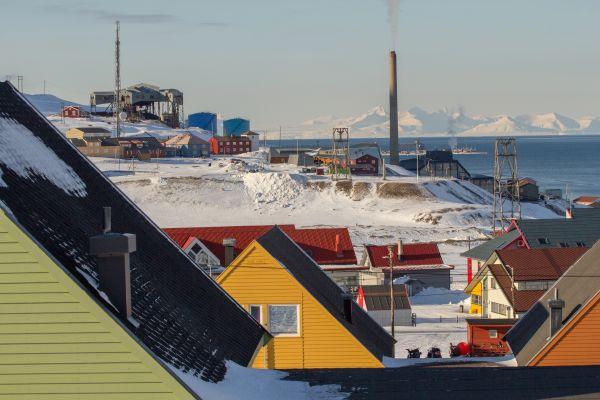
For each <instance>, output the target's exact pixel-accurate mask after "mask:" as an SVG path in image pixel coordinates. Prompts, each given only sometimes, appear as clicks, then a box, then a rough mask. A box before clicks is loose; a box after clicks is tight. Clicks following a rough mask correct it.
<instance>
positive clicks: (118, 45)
mask: <svg viewBox="0 0 600 400" xmlns="http://www.w3.org/2000/svg"><path fill="white" fill-rule="evenodd" d="M119 31H120V23H119V21H117V22H116V35H115V120H116V124H117V137H121V40H120V39H119Z"/></svg>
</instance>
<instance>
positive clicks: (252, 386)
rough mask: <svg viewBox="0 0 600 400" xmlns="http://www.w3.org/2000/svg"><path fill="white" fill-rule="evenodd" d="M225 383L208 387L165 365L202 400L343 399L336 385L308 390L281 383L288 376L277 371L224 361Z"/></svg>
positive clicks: (303, 384) (300, 385) (296, 384)
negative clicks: (246, 366) (225, 367)
mask: <svg viewBox="0 0 600 400" xmlns="http://www.w3.org/2000/svg"><path fill="white" fill-rule="evenodd" d="M226 366H227V374H226V375H225V379H223V380H222V381H221V382H218V383H210V382H206V381H203V380H202V379H200V378H198V377H197V376H194V375H192V374H190V373H186V372H183V371H181V370H179V369H176V368H175V367H173V366H171V365H169V367H170V368H171V369H172V370H173V372H174V373H175V374H176V375H177V376H178V377H179V378H180V379H181V380H182V381H183V382H184V383H185V384H186V385H188V386H189V387H190V389H192V390H193V391H194V392H195V393H197V394H198V395H199V396H201V397H202V398H203V399H204V400H239V399H244V400H278V399H285V400H309V399H329V400H338V399H340V400H341V399H346V398H347V397H348V395H347V394H344V393H340V386H339V385H323V386H310V385H309V384H308V383H306V382H294V381H284V380H282V379H283V378H285V377H286V376H287V375H288V374H287V373H285V372H280V371H272V370H261V369H252V368H245V367H241V366H239V365H238V364H236V363H234V362H231V361H228V362H227V363H226Z"/></svg>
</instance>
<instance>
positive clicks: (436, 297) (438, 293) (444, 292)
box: [410, 287, 469, 307]
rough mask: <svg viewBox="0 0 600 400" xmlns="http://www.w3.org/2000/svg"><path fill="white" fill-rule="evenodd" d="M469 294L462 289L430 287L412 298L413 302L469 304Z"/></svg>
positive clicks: (411, 301) (466, 305)
mask: <svg viewBox="0 0 600 400" xmlns="http://www.w3.org/2000/svg"><path fill="white" fill-rule="evenodd" d="M468 299H469V295H468V294H466V293H465V292H463V291H462V290H449V289H444V288H434V287H429V288H426V289H424V290H423V291H421V292H419V293H418V294H416V295H414V296H412V297H411V298H410V303H411V304H460V303H463V304H465V307H468V306H469V303H468V301H467V300H468Z"/></svg>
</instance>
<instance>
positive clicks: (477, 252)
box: [461, 229, 520, 261]
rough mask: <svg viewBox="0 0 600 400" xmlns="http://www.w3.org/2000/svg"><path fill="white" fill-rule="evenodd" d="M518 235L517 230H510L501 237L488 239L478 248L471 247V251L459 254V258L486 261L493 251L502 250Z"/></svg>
mask: <svg viewBox="0 0 600 400" xmlns="http://www.w3.org/2000/svg"><path fill="white" fill-rule="evenodd" d="M519 235H520V233H519V231H518V230H516V229H515V230H512V231H510V232H507V233H505V234H504V235H502V236H498V237H495V238H493V239H490V240H488V241H487V242H485V243H482V244H480V245H479V246H476V247H473V248H472V249H470V250H467V251H465V252H464V253H461V256H463V257H469V258H472V259H475V260H482V261H487V259H488V258H490V256H491V255H492V253H493V252H494V251H496V250H498V249H502V248H504V246H506V245H508V244H510V243H511V242H513V241H514V240H515V239H516V238H518V237H519Z"/></svg>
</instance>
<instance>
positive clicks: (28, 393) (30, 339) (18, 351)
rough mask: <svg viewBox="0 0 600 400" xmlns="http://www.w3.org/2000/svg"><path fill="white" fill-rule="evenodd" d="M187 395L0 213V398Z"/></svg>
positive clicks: (122, 397) (130, 397)
mask: <svg viewBox="0 0 600 400" xmlns="http://www.w3.org/2000/svg"><path fill="white" fill-rule="evenodd" d="M5 398H6V399H16V400H26V399H41V400H44V399H61V400H62V399H66V400H68V399H84V400H92V399H98V400H100V399H140V400H141V399H191V398H193V396H192V395H191V394H190V393H188V392H187V390H186V389H185V388H184V387H183V386H182V385H181V384H180V383H179V382H178V381H177V380H176V379H175V378H174V377H173V376H172V375H171V374H170V373H169V372H167V371H166V370H165V369H164V368H163V367H162V366H161V365H160V364H158V362H157V361H156V360H154V359H153V358H152V357H151V356H150V355H149V354H148V353H147V352H146V351H145V350H144V349H143V348H142V347H140V346H139V345H138V344H137V343H136V342H135V341H134V340H133V339H132V338H131V337H130V336H129V334H127V332H125V331H124V330H123V328H122V327H121V326H119V325H118V324H117V323H116V322H115V321H114V320H113V319H112V318H111V317H110V316H109V315H108V314H107V313H106V312H105V311H104V310H102V308H101V307H100V306H99V305H98V304H96V303H95V302H94V301H93V300H92V299H91V298H90V297H89V295H88V294H87V293H85V292H84V290H83V289H82V288H81V287H79V286H78V285H77V284H76V283H75V282H74V281H73V280H72V279H71V278H70V277H69V276H68V275H67V274H66V273H65V272H64V271H63V270H62V269H61V268H60V267H59V266H58V265H56V264H55V263H54V262H53V261H52V260H51V259H50V258H48V256H47V255H46V254H45V253H44V252H43V251H42V250H41V249H40V248H38V247H37V245H36V244H35V243H34V242H32V241H31V240H30V239H29V237H27V236H26V235H25V234H24V233H23V232H22V231H21V230H20V229H19V228H18V227H17V226H16V225H15V224H14V223H13V222H12V221H10V220H9V219H8V218H7V217H6V215H5V214H4V213H2V212H1V211H0V399H5Z"/></svg>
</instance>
